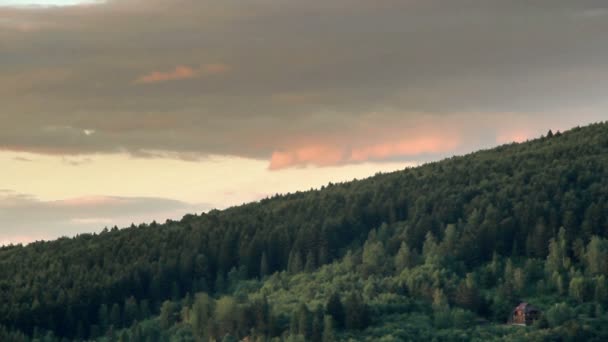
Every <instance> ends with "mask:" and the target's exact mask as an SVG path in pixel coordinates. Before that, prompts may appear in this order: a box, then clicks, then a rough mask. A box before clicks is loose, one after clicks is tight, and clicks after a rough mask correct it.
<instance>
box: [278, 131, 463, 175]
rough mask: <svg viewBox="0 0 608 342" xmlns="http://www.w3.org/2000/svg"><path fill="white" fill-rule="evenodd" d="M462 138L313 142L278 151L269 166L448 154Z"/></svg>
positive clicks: (327, 164) (353, 161) (342, 162)
mask: <svg viewBox="0 0 608 342" xmlns="http://www.w3.org/2000/svg"><path fill="white" fill-rule="evenodd" d="M458 144H459V141H458V138H454V137H446V138H442V137H419V138H412V139H407V138H406V139H402V140H397V141H389V142H382V143H376V144H372V145H371V146H362V147H353V148H341V147H339V146H335V145H334V146H332V145H310V146H303V147H300V148H296V149H294V150H289V151H286V152H274V153H273V154H272V157H271V158H270V165H269V168H270V169H271V170H279V169H283V168H288V167H294V166H296V167H297V166H300V167H301V166H307V165H313V166H329V165H340V164H349V163H361V162H367V161H383V160H391V159H394V158H411V159H416V157H417V156H419V155H421V154H436V153H447V152H450V151H454V150H455V149H456V148H457V147H458Z"/></svg>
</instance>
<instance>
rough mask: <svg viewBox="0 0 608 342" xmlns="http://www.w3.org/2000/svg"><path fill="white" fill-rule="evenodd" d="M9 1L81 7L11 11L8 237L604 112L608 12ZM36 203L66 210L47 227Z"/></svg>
mask: <svg viewBox="0 0 608 342" xmlns="http://www.w3.org/2000/svg"><path fill="white" fill-rule="evenodd" d="M17 2H19V3H20V5H22V4H34V3H38V4H42V3H47V4H48V3H50V2H52V3H53V4H54V5H67V4H68V2H69V3H70V4H72V5H73V3H74V2H76V1H75V0H74V1H67V0H39V1H35V0H32V1H29V2H28V1H25V0H23V1H21V0H19V1H17V0H13V1H11V3H10V4H9V6H6V3H7V2H6V1H5V2H2V1H0V3H2V4H3V5H5V6H0V59H1V60H2V62H1V63H0V103H2V108H1V109H0V166H1V167H2V170H3V171H2V172H3V173H2V175H3V177H0V189H6V190H10V191H12V195H10V196H8V195H6V196H4V197H2V198H0V202H2V203H0V227H3V228H0V229H3V230H0V241H6V238H4V240H3V237H6V236H8V235H10V236H12V237H13V239H14V241H23V240H24V239H27V238H24V237H26V236H30V237H31V238H34V237H35V236H45V238H51V237H55V236H57V235H58V234H59V235H60V234H61V233H60V232H62V229H61V227H62V226H63V227H67V228H66V229H67V230H66V231H67V232H68V233H69V234H75V233H77V232H79V231H80V232H82V231H96V230H99V229H101V228H102V226H103V225H106V223H108V224H109V222H119V223H121V224H122V223H123V222H127V221H128V219H127V218H126V217H125V216H129V215H130V214H129V213H128V212H127V213H125V212H123V211H121V210H122V209H120V208H129V207H130V206H132V205H133V203H132V202H131V200H133V201H135V202H136V203H144V204H142V205H144V206H145V205H146V204H150V202H149V199H151V198H152V199H158V200H159V201H156V202H154V201H153V202H154V203H155V204H154V205H152V204H150V207H151V208H152V207H153V208H155V209H154V210H152V211H145V210H144V211H143V212H139V213H135V214H134V216H136V218H135V219H134V221H137V220H142V221H149V220H151V219H157V218H159V217H158V216H162V215H166V216H168V217H174V216H179V215H178V214H177V213H178V212H179V213H182V212H183V213H185V212H188V211H190V210H193V208H196V210H201V211H202V210H208V209H209V208H212V207H218V208H223V207H226V206H229V205H235V204H240V203H243V202H246V201H251V200H257V199H259V198H262V197H264V196H267V195H269V194H274V193H277V192H286V191H296V190H301V189H308V188H310V187H312V186H315V187H318V186H321V185H323V184H326V183H327V182H329V181H336V180H337V181H342V180H349V179H352V178H355V177H357V178H361V177H364V176H365V175H371V174H374V173H375V172H376V171H390V170H396V169H401V168H403V167H405V166H411V165H419V164H421V163H424V162H428V161H433V160H438V159H441V158H445V157H450V156H452V155H458V154H464V153H468V152H471V151H475V150H477V149H480V148H489V147H492V146H496V145H497V144H503V143H510V142H522V141H525V140H527V139H531V138H534V137H537V136H540V135H541V134H545V133H546V132H547V131H548V130H549V129H553V130H554V131H555V130H565V129H568V128H570V127H573V126H576V125H584V124H587V123H591V122H596V121H600V120H605V119H606V118H608V115H607V114H606V113H607V112H608V100H607V99H608V96H607V94H606V90H605V89H608V63H607V62H606V61H608V35H606V32H607V31H608V7H607V5H606V4H603V3H600V2H586V1H568V0H541V2H544V3H546V4H547V6H536V5H533V4H528V3H523V2H522V3H517V4H515V3H512V2H504V1H498V0H496V1H494V0H492V1H481V0H480V1H472V2H471V1H458V0H454V1H449V2H446V1H440V0H427V1H402V2H399V1H385V0H380V1H363V0H355V1H342V0H338V1H336V2H334V1H332V2H327V1H317V0H312V1H305V2H298V1H292V2H285V3H282V4H281V5H280V6H278V5H277V4H276V3H275V2H273V1H265V0H252V1H247V3H246V4H244V3H243V2H238V1H236V2H235V1H206V0H196V1H195V0H179V1H178V0H146V1H143V0H112V1H105V2H99V1H97V2H95V5H82V4H84V2H79V1H78V3H77V4H76V6H54V7H47V6H37V7H35V8H32V7H31V6H28V7H19V6H17V7H15V4H16V3H17ZM79 4H80V5H82V6H78V5H79ZM538 18H542V20H541V21H539V19H538ZM142 199H146V200H142ZM98 201H101V202H99V203H97V202H98ZM105 201H111V203H106V202H105ZM163 201H167V202H163ZM174 201H177V203H178V204H176V206H175V207H173V206H172V205H169V203H173V204H175V203H176V202H174ZM9 204H10V205H9ZM32 206H34V207H36V208H45V209H44V210H42V209H40V212H48V210H50V209H48V208H55V207H58V206H59V207H60V208H61V210H59V211H60V212H62V213H63V214H62V215H63V216H61V217H60V218H58V217H54V218H53V219H52V220H53V222H55V223H54V226H53V227H54V228H48V229H46V230H45V229H41V230H39V228H37V227H38V226H39V225H40V222H42V218H36V216H35V215H24V214H23V213H24V212H25V211H22V210H25V209H23V208H31V207H32ZM70 206H72V207H70ZM164 206H167V207H169V211H168V212H167V211H165V210H161V209H163V207H164ZM68 207H69V208H71V209H70V210H68V209H67V208H68ZM19 208H21V209H19ZM103 208H106V209H107V210H109V211H105V212H104V211H103V210H106V209H103ZM108 208H110V209H111V210H110V209H108ZM72 209H73V210H72ZM89 209H90V210H91V211H87V210H89ZM77 211H81V212H87V214H86V215H84V216H82V215H81V216H79V215H75V213H76V212H77ZM102 212H103V213H104V214H103V215H102ZM45 215H46V214H45ZM6 217H12V219H10V220H9V219H6ZM7 227H8V228H7ZM18 230H19V231H18ZM21 230H24V231H23V232H20V231H21ZM27 232H31V234H29V233H27ZM26 233H27V234H26ZM68 233H66V234H68Z"/></svg>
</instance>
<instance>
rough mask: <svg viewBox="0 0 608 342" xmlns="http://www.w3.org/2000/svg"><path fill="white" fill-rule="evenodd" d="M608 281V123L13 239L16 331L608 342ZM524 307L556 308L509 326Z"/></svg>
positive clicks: (11, 295)
mask: <svg viewBox="0 0 608 342" xmlns="http://www.w3.org/2000/svg"><path fill="white" fill-rule="evenodd" d="M41 224H44V223H41ZM607 277H608V123H600V124H594V125H591V126H587V127H584V128H575V129H572V130H570V131H567V132H564V133H556V134H553V133H551V132H549V133H548V134H547V135H546V136H544V137H541V138H539V139H535V140H533V141H530V142H526V143H521V144H509V145H504V146H500V147H497V148H495V149H491V150H486V151H480V152H476V153H473V154H470V155H466V156H461V157H453V158H450V159H446V160H443V161H440V162H435V163H429V164H426V165H423V166H421V167H416V168H410V169H405V170H403V171H399V172H394V173H390V174H377V175H375V176H373V177H370V178H368V179H365V180H359V181H352V182H347V183H342V184H329V185H328V186H326V187H324V188H322V189H320V190H315V191H306V192H298V193H294V194H287V195H281V196H274V197H272V198H268V199H264V200H262V201H260V202H256V203H251V204H246V205H243V206H239V207H234V208H230V209H226V210H222V211H217V210H214V211H211V212H209V213H206V214H201V215H194V214H193V215H186V216H185V217H184V218H183V219H182V220H181V221H178V222H176V221H167V222H166V223H164V224H156V223H152V224H149V225H147V224H141V225H139V226H132V227H130V228H125V229H120V230H119V229H116V228H115V229H110V230H104V231H103V232H102V233H100V234H90V235H88V234H87V235H80V236H78V237H75V238H62V239H59V240H56V241H51V242H37V243H32V244H29V245H27V246H8V247H4V248H1V249H0V341H29V340H37V341H60V340H66V341H70V340H83V339H90V340H102V341H104V340H105V341H117V340H120V341H165V340H171V341H208V340H217V341H234V340H240V339H243V338H249V341H253V340H256V341H257V340H260V341H266V340H272V339H273V340H276V341H304V340H306V341H309V340H310V341H334V340H336V341H337V340H349V339H352V340H369V341H402V340H412V339H414V340H419V339H433V338H437V339H438V340H454V341H457V340H462V341H466V340H471V339H478V340H484V341H487V340H493V339H496V340H501V339H504V340H507V339H508V340H527V339H528V340H543V339H545V340H559V339H562V340H575V339H578V340H596V341H602V340H604V341H605V340H608V281H607ZM522 301H527V302H530V303H532V304H534V305H535V306H536V307H538V308H540V309H541V311H542V316H541V319H540V320H538V321H536V322H535V323H534V324H533V325H532V326H528V327H516V326H509V325H506V324H505V323H506V322H507V319H508V318H509V315H510V314H511V310H512V309H513V308H515V306H516V305H517V304H519V303H520V302H522Z"/></svg>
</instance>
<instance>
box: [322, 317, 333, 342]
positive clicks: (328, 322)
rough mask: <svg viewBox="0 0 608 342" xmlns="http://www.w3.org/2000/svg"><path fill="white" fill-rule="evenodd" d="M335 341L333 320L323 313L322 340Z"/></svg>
mask: <svg viewBox="0 0 608 342" xmlns="http://www.w3.org/2000/svg"><path fill="white" fill-rule="evenodd" d="M334 341H336V335H335V332H334V320H333V318H332V317H331V315H325V317H324V319H323V342H334Z"/></svg>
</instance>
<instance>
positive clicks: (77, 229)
mask: <svg viewBox="0 0 608 342" xmlns="http://www.w3.org/2000/svg"><path fill="white" fill-rule="evenodd" d="M208 209H209V208H208V207H207V206H205V205H192V204H188V203H184V202H180V201H176V200H170V199H163V198H149V197H113V196H90V197H81V198H75V199H67V200H57V201H41V200H38V199H37V198H35V197H33V196H31V195H27V194H21V193H17V192H14V191H11V190H2V189H0V245H2V244H6V243H11V242H14V243H16V242H30V241H34V240H42V239H44V240H46V239H51V238H57V237H60V236H73V235H76V234H79V233H85V232H95V231H100V230H101V229H102V228H103V227H111V226H114V225H118V226H119V227H124V226H127V225H129V224H131V223H135V224H139V223H142V222H150V221H151V220H153V219H156V220H159V222H164V220H165V219H167V218H172V219H178V218H181V217H182V216H183V215H184V214H186V213H191V212H200V211H203V210H208Z"/></svg>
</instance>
